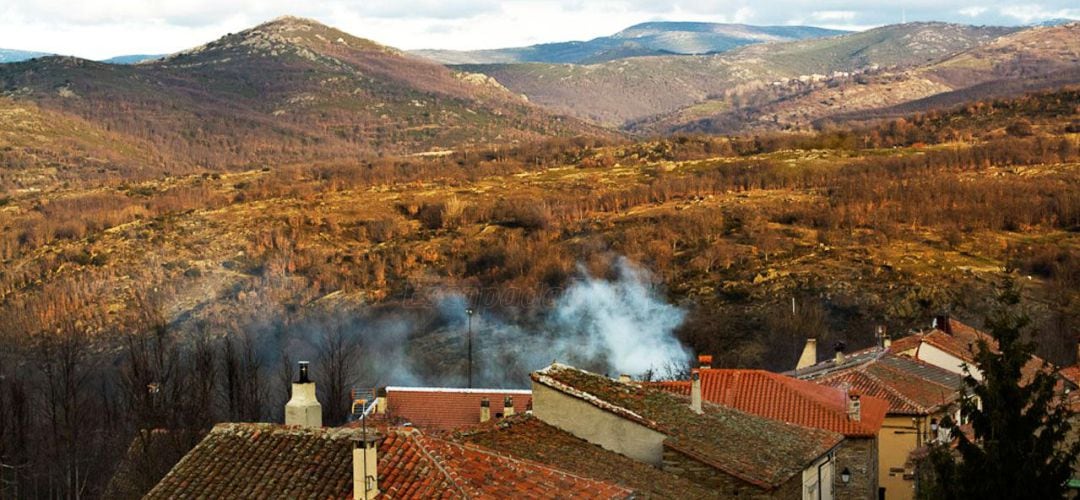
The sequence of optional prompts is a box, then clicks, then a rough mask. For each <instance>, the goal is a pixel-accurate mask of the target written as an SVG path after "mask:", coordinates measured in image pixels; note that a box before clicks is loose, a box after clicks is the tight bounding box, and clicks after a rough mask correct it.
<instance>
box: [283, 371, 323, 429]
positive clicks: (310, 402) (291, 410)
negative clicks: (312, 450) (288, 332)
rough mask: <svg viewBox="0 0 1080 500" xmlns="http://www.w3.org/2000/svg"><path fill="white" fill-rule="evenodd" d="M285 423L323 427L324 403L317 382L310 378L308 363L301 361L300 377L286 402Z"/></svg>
mask: <svg viewBox="0 0 1080 500" xmlns="http://www.w3.org/2000/svg"><path fill="white" fill-rule="evenodd" d="M285 425H299V426H301V427H322V405H320V404H319V398H318V396H316V394H315V383H313V382H311V380H310V379H308V363H307V361H301V362H300V377H299V379H298V380H297V381H296V382H294V383H293V385H292V397H291V398H290V399H289V402H288V403H286V404H285Z"/></svg>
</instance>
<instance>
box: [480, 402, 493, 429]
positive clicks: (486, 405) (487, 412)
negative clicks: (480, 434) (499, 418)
mask: <svg viewBox="0 0 1080 500" xmlns="http://www.w3.org/2000/svg"><path fill="white" fill-rule="evenodd" d="M488 420H491V400H489V399H488V398H483V399H481V400H480V423H484V422H487V421H488Z"/></svg>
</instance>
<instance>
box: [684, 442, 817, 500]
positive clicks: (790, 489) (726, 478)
mask: <svg viewBox="0 0 1080 500" xmlns="http://www.w3.org/2000/svg"><path fill="white" fill-rule="evenodd" d="M663 469H664V472H668V473H671V474H675V475H677V476H682V477H685V478H687V479H689V480H691V481H694V482H695V483H698V484H702V485H705V486H708V487H709V488H713V489H715V490H716V491H717V493H718V496H720V497H721V498H740V499H784V500H798V499H801V498H802V475H801V474H795V475H794V476H792V477H791V479H789V480H788V481H787V482H785V483H784V484H782V485H780V487H778V488H776V489H773V490H766V489H762V488H761V487H759V486H757V485H754V484H751V483H748V482H746V481H743V480H741V479H739V478H737V477H735V476H732V475H730V474H727V473H726V472H724V471H721V470H719V469H717V468H715V467H713V466H711V465H706V464H703V463H701V462H699V461H697V460H695V459H693V458H691V457H689V456H687V455H684V454H682V453H679V452H678V451H675V450H672V449H670V448H667V447H665V448H664V465H663Z"/></svg>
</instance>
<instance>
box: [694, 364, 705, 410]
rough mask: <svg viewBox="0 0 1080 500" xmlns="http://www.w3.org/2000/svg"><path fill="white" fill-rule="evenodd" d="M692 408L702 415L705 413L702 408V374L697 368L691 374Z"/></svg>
mask: <svg viewBox="0 0 1080 500" xmlns="http://www.w3.org/2000/svg"><path fill="white" fill-rule="evenodd" d="M690 379H691V382H690V409H691V410H694V413H697V414H698V415H701V414H702V413H705V412H704V411H703V410H702V409H701V374H700V373H698V371H697V370H694V371H693V374H691V375H690Z"/></svg>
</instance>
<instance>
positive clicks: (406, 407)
mask: <svg viewBox="0 0 1080 500" xmlns="http://www.w3.org/2000/svg"><path fill="white" fill-rule="evenodd" d="M506 396H510V397H512V398H513V402H514V411H515V412H516V413H523V412H525V411H526V410H527V409H529V408H532V393H531V392H530V391H527V390H502V389H441V388H424V387H387V388H386V405H387V409H386V411H387V414H388V416H389V417H390V418H393V419H395V420H403V421H407V422H409V423H410V424H412V425H413V426H415V427H419V428H421V429H425V430H453V429H457V428H459V427H463V426H466V425H475V424H478V423H480V400H482V399H484V398H487V399H488V401H490V402H491V418H498V416H500V415H501V414H502V412H503V399H504V398H505V397H506Z"/></svg>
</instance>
